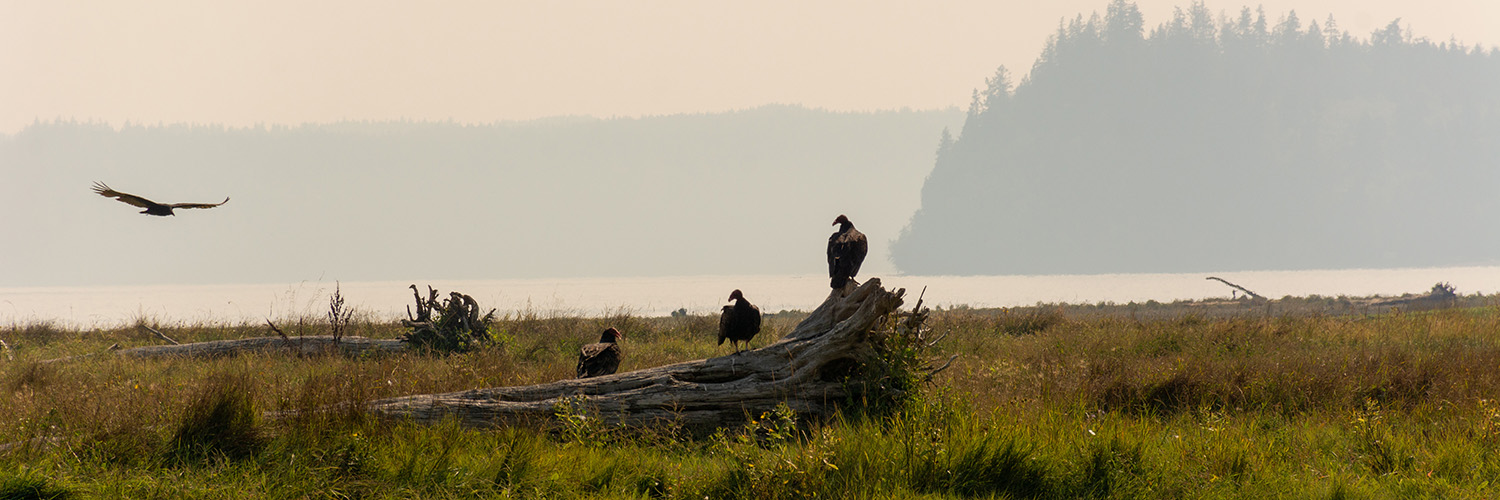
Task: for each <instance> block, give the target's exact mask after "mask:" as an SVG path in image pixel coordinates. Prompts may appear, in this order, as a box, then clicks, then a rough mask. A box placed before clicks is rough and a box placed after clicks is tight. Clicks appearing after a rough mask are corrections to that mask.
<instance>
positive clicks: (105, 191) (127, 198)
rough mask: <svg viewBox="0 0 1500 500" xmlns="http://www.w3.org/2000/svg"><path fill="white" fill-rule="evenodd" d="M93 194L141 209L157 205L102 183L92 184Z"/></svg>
mask: <svg viewBox="0 0 1500 500" xmlns="http://www.w3.org/2000/svg"><path fill="white" fill-rule="evenodd" d="M94 192H95V193H99V196H103V197H105V198H114V199H116V200H120V201H123V202H125V203H127V204H130V205H135V206H137V207H141V208H151V207H153V206H156V205H159V204H158V203H156V202H154V201H151V200H148V199H145V198H142V197H139V196H136V195H133V194H129V193H121V192H119V191H115V190H113V189H110V188H109V186H106V185H104V183H102V182H95V183H94ZM224 201H229V199H227V198H226V199H225V200H224ZM216 206H217V205H216Z"/></svg>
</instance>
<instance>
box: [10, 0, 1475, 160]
mask: <svg viewBox="0 0 1500 500" xmlns="http://www.w3.org/2000/svg"><path fill="white" fill-rule="evenodd" d="M1107 4H1108V2H1107V1H1106V0H1058V1H1047V2H1037V1H1034V0H1024V1H1020V0H1003V1H938V2H910V1H901V2H895V1H884V0H879V1H871V0H862V1H833V2H807V1H785V0H759V1H755V2H732V3H731V2H706V1H701V0H681V1H638V2H630V1H618V0H607V1H599V0H594V1H562V2H539V1H535V0H530V1H525V2H516V1H474V2H383V1H367V0H359V1H349V0H345V1H317V2H306V1H300V0H299V1H287V0H257V1H254V2H246V1H238V2H234V1H216V2H203V1H198V0H191V1H148V2H118V1H75V0H60V1H59V0H46V1H42V0H36V1H32V0H21V1H17V0H0V75H4V77H3V78H0V133H13V132H15V131H17V130H20V129H21V128H22V127H24V126H25V125H26V124H28V123H31V122H32V121H33V120H36V119H42V120H50V119H54V118H64V119H69V118H71V119H78V120H96V121H100V120H102V121H105V122H108V123H111V124H115V125H119V124H121V123H124V122H125V121H127V120H129V121H132V122H136V123H158V122H167V123H173V122H188V123H222V124H228V125H233V126H242V125H252V124H256V123H266V124H271V123H284V124H295V123H303V122H328V121H337V120H366V119H368V120H390V119H403V118H404V119H415V120H448V119H452V120H455V121H459V122H491V121H496V120H523V119H530V118H538V117H547V116H556V115H593V116H600V117H609V116H637V115H659V114H674V113H686V112H699V111H721V110H729V109H740V108H748V107H754V106H758V105H762V104H767V103H787V104H804V105H808V106H813V107H823V108H827V109H833V110H875V109H894V108H901V107H912V108H938V107H946V106H964V105H966V104H967V101H968V96H969V93H970V91H971V90H972V89H973V88H975V87H978V86H982V85H983V84H984V78H985V77H986V76H988V75H991V74H993V72H994V70H995V68H996V67H997V66H999V65H1001V64H1004V65H1006V66H1007V67H1009V68H1011V69H1012V70H1014V71H1017V72H1020V73H1024V72H1025V71H1026V70H1027V69H1029V68H1030V66H1031V63H1032V62H1033V61H1034V59H1035V58H1036V56H1037V54H1038V52H1039V51H1040V49H1041V47H1042V45H1043V44H1044V42H1045V40H1046V38H1047V36H1048V35H1049V34H1050V33H1052V32H1053V31H1054V30H1055V29H1056V27H1057V23H1058V21H1059V20H1060V19H1062V18H1064V17H1069V18H1071V17H1072V16H1075V15H1077V14H1079V13H1089V12H1094V11H1100V12H1102V11H1103V10H1104V8H1105V6H1106V5H1107ZM1186 4H1187V2H1186V1H1178V0H1139V1H1138V2H1137V5H1139V6H1140V7H1141V9H1142V10H1143V11H1144V13H1145V15H1146V24H1147V26H1148V27H1150V26H1155V25H1157V24H1159V23H1161V22H1163V21H1164V20H1166V19H1168V18H1169V17H1170V14H1171V11H1172V8H1173V7H1174V6H1178V5H1186ZM1206 4H1207V5H1208V7H1209V8H1210V9H1211V10H1213V11H1215V12H1219V11H1228V12H1230V13H1234V12H1237V11H1238V10H1239V8H1240V7H1241V6H1242V5H1245V3H1242V2H1232V1H1217V0H1215V1H1208V2H1206ZM1250 5H1256V4H1250ZM1260 5H1263V6H1264V7H1265V9H1266V11H1267V12H1268V14H1270V16H1271V17H1272V20H1273V21H1274V19H1275V18H1276V17H1279V16H1281V15H1282V14H1283V13H1285V12H1286V11H1288V10H1291V9H1295V10H1296V11H1297V13H1298V15H1299V17H1301V18H1302V19H1303V21H1304V22H1306V21H1311V20H1318V21H1320V22H1321V21H1322V20H1323V19H1325V18H1326V17H1327V16H1328V15H1329V14H1330V13H1331V14H1333V15H1334V17H1335V19H1336V20H1337V21H1338V22H1339V23H1340V26H1341V27H1342V28H1343V29H1345V30H1348V31H1350V32H1351V33H1353V34H1355V35H1357V36H1360V37H1364V36H1366V35H1368V34H1369V32H1370V31H1372V30H1374V29H1376V28H1378V27H1382V26H1384V25H1385V24H1386V23H1389V22H1390V21H1391V20H1393V19H1395V18H1398V17H1399V18H1401V19H1402V24H1403V25H1405V26H1409V27H1410V28H1411V29H1412V30H1413V31H1414V32H1415V33H1416V34H1417V35H1418V36H1425V37H1428V38H1431V39H1434V40H1447V39H1449V37H1450V36H1453V37H1456V38H1458V39H1459V40H1461V41H1464V42H1466V43H1469V44H1473V43H1482V44H1484V45H1486V46H1494V45H1500V1H1496V0H1431V1H1425V2H1411V1H1396V0H1300V1H1299V0H1271V1H1266V2H1263V3H1261V4H1260Z"/></svg>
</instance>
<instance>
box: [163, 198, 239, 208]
mask: <svg viewBox="0 0 1500 500" xmlns="http://www.w3.org/2000/svg"><path fill="white" fill-rule="evenodd" d="M225 203H229V197H228V196H225V197H224V201H221V202H218V203H173V204H171V205H169V206H170V207H172V208H174V209H176V208H213V207H217V206H219V205H223V204H225Z"/></svg>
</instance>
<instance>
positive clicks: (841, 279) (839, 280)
mask: <svg viewBox="0 0 1500 500" xmlns="http://www.w3.org/2000/svg"><path fill="white" fill-rule="evenodd" d="M848 283H849V277H848V276H842V275H840V276H834V277H833V279H831V280H829V281H828V286H831V287H833V288H835V289H837V288H843V287H844V285H846V284H848Z"/></svg>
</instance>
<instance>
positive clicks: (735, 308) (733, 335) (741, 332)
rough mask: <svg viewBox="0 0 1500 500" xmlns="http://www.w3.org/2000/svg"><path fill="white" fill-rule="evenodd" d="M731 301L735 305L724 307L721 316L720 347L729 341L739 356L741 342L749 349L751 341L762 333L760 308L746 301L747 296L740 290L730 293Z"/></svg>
mask: <svg viewBox="0 0 1500 500" xmlns="http://www.w3.org/2000/svg"><path fill="white" fill-rule="evenodd" d="M729 300H731V301H734V304H733V305H727V306H724V312H723V313H722V314H720V315H719V345H724V339H729V343H730V345H733V346H734V352H735V354H739V352H740V342H741V341H743V342H745V347H747V348H748V347H750V339H752V338H755V334H757V333H760V308H759V307H755V305H753V304H751V303H750V301H748V300H745V294H742V293H740V291H739V290H735V291H734V292H732V293H730V294H729Z"/></svg>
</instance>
